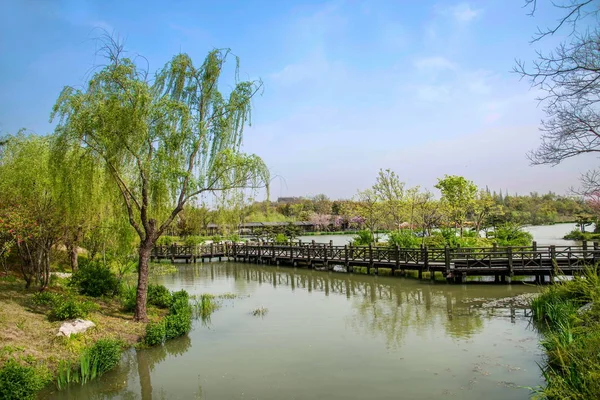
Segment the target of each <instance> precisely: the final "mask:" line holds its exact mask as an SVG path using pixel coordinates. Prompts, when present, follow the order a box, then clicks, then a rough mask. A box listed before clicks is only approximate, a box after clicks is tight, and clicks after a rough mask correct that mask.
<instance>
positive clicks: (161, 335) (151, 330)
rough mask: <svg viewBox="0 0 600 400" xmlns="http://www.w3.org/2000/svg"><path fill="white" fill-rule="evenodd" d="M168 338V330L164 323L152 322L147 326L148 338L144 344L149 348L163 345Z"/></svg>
mask: <svg viewBox="0 0 600 400" xmlns="http://www.w3.org/2000/svg"><path fill="white" fill-rule="evenodd" d="M165 338H166V329H165V323H164V321H161V322H150V323H149V324H148V325H146V337H145V338H144V342H145V343H146V344H147V345H148V346H156V345H158V344H163V343H164V341H165Z"/></svg>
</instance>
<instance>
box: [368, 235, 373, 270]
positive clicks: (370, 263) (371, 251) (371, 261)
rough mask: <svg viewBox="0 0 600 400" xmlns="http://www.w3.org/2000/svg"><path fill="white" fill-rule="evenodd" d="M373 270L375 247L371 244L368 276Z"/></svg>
mask: <svg viewBox="0 0 600 400" xmlns="http://www.w3.org/2000/svg"><path fill="white" fill-rule="evenodd" d="M371 268H373V245H372V244H371V243H369V265H368V266H367V275H370V274H371Z"/></svg>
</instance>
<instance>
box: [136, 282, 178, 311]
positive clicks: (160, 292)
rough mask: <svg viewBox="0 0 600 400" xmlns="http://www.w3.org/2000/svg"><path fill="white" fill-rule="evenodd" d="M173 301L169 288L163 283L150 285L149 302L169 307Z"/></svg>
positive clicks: (157, 305) (161, 306) (160, 306)
mask: <svg viewBox="0 0 600 400" xmlns="http://www.w3.org/2000/svg"><path fill="white" fill-rule="evenodd" d="M172 302H173V296H172V295H171V292H169V289H167V288H166V287H164V286H163V285H148V304H152V305H154V306H156V307H159V308H169V307H170V306H171V303H172ZM134 305H135V303H134Z"/></svg>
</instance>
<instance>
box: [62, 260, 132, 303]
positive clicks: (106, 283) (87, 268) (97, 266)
mask: <svg viewBox="0 0 600 400" xmlns="http://www.w3.org/2000/svg"><path fill="white" fill-rule="evenodd" d="M71 285H72V286H74V287H76V288H77V289H78V290H79V293H81V294H85V295H87V296H92V297H100V296H114V295H117V294H118V293H119V290H120V288H121V284H120V282H119V279H118V278H117V275H115V273H113V272H112V271H111V270H110V268H109V267H108V266H106V265H103V264H102V263H100V262H98V261H90V262H86V263H84V264H82V265H81V266H80V267H79V270H77V272H75V273H74V274H73V277H72V278H71Z"/></svg>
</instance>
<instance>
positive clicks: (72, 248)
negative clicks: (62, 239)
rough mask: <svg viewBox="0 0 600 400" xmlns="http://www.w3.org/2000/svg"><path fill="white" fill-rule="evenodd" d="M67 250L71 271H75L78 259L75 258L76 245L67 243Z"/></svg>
mask: <svg viewBox="0 0 600 400" xmlns="http://www.w3.org/2000/svg"><path fill="white" fill-rule="evenodd" d="M67 251H68V253H69V263H70V264H71V272H73V273H75V272H77V269H78V268H79V260H78V259H77V246H76V245H75V244H74V243H68V244H67Z"/></svg>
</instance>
